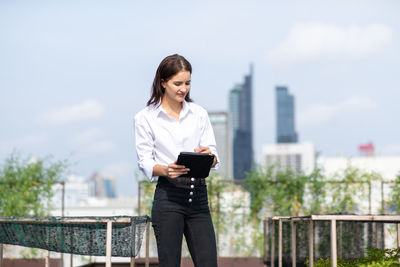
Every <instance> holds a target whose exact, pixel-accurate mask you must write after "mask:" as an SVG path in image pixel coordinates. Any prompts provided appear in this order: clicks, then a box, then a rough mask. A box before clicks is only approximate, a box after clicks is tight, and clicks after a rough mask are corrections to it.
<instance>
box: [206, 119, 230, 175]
mask: <svg viewBox="0 0 400 267" xmlns="http://www.w3.org/2000/svg"><path fill="white" fill-rule="evenodd" d="M208 116H209V118H210V121H211V125H212V127H213V130H214V135H215V141H216V143H217V150H218V155H219V159H220V161H221V165H220V166H219V168H218V171H217V172H218V173H220V174H222V175H223V176H225V177H226V178H232V133H231V125H230V124H231V122H230V118H229V113H228V112H209V113H208Z"/></svg>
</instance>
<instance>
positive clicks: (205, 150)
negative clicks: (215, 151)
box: [194, 146, 217, 167]
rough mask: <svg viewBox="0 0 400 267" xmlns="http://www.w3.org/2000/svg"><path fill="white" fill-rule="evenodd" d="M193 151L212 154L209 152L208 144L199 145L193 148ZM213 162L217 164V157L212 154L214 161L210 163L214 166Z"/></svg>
mask: <svg viewBox="0 0 400 267" xmlns="http://www.w3.org/2000/svg"><path fill="white" fill-rule="evenodd" d="M194 152H197V153H207V154H212V153H211V150H210V148H209V147H208V146H205V147H200V148H195V149H194ZM215 164H217V157H215V156H214V162H213V164H212V167H214V166H215Z"/></svg>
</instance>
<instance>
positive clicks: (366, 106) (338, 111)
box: [299, 96, 377, 125]
mask: <svg viewBox="0 0 400 267" xmlns="http://www.w3.org/2000/svg"><path fill="white" fill-rule="evenodd" d="M376 107H377V104H376V103H375V102H374V101H373V100H372V99H370V98H368V97H364V96H353V97H350V98H348V99H345V100H343V101H340V102H338V103H332V104H326V103H319V104H316V105H313V106H311V107H309V108H307V109H306V110H303V111H301V112H299V124H300V125H310V124H318V123H323V122H326V121H329V120H331V119H335V118H337V117H339V116H346V115H348V114H349V113H353V112H360V111H367V110H373V109H375V108H376Z"/></svg>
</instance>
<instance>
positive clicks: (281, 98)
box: [276, 86, 297, 143]
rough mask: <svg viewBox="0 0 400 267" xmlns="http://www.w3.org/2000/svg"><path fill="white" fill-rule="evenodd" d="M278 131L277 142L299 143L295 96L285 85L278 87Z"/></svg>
mask: <svg viewBox="0 0 400 267" xmlns="http://www.w3.org/2000/svg"><path fill="white" fill-rule="evenodd" d="M276 132H277V134H276V142H277V143H297V133H296V130H295V116H294V97H293V95H291V94H289V92H288V89H287V87H285V86H277V87H276Z"/></svg>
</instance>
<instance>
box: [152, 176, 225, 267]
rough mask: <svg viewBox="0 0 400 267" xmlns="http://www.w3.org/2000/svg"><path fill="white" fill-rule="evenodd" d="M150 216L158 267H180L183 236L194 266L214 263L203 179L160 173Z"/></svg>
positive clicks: (215, 250)
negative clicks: (173, 176)
mask: <svg viewBox="0 0 400 267" xmlns="http://www.w3.org/2000/svg"><path fill="white" fill-rule="evenodd" d="M151 216H152V225H153V229H154V233H155V236H156V240H157V251H158V260H159V266H160V267H179V266H180V261H181V250H182V238H183V235H185V238H186V242H187V245H188V248H189V252H190V254H191V256H192V259H193V263H194V266H195V267H216V266H217V249H216V242H215V233H214V227H213V224H212V221H211V215H210V210H209V208H208V198H207V187H206V184H205V180H204V179H200V178H186V177H185V178H183V177H179V178H175V179H171V178H167V177H162V176H160V177H159V178H158V183H157V187H156V192H155V194H154V201H153V209H152V212H151Z"/></svg>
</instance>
